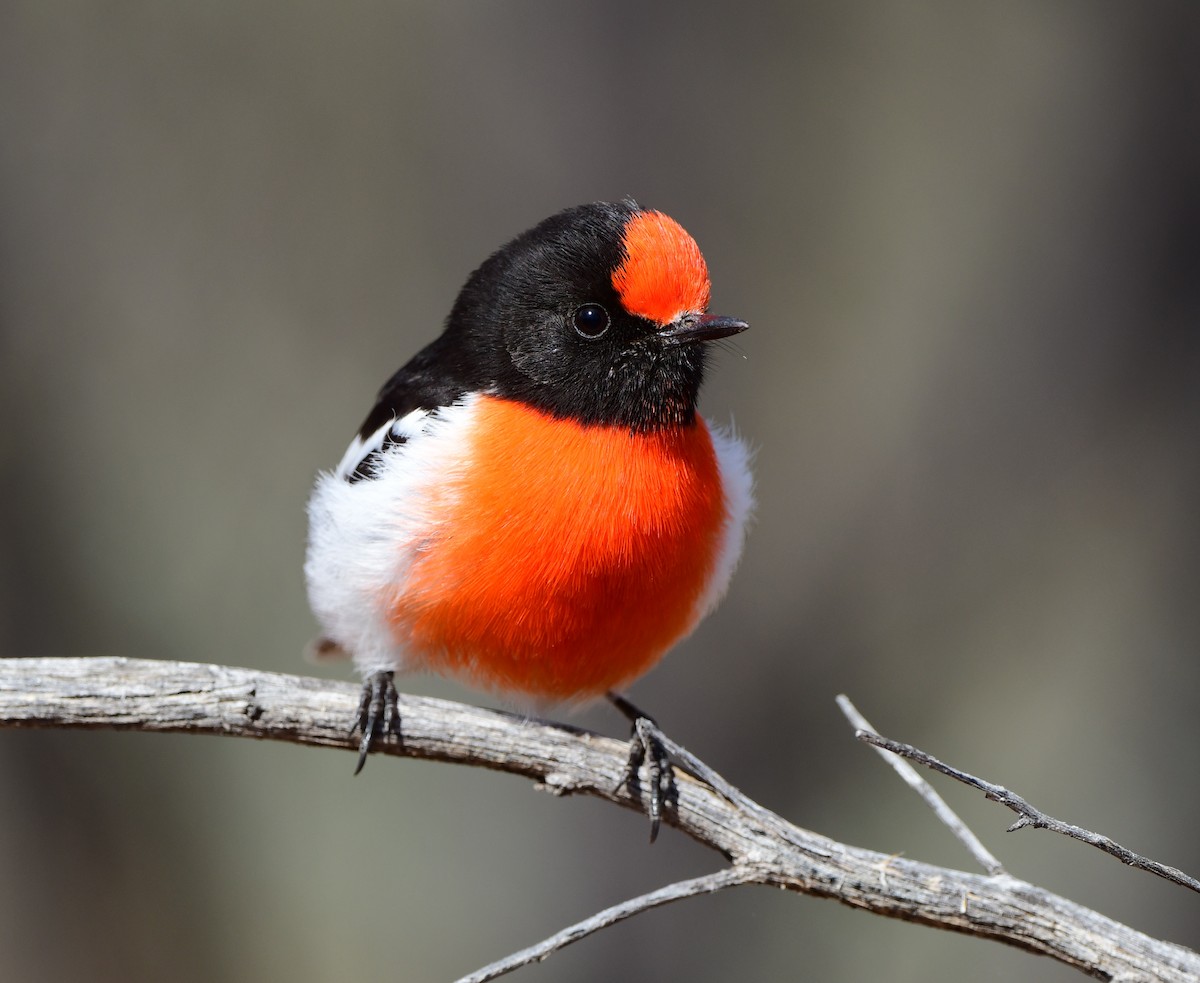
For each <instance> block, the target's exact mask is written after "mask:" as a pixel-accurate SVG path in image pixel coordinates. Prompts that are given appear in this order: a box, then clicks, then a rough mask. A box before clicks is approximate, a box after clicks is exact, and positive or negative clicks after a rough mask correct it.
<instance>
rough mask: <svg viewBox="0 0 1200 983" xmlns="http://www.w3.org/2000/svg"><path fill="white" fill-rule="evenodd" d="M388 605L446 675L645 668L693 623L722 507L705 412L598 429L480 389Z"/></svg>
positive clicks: (542, 686) (616, 672)
mask: <svg viewBox="0 0 1200 983" xmlns="http://www.w3.org/2000/svg"><path fill="white" fill-rule="evenodd" d="M471 426H472V432H471V434H470V436H469V437H468V440H467V443H468V449H469V450H468V460H467V461H466V462H465V463H464V467H463V468H462V470H461V472H460V473H458V474H456V475H454V476H452V477H451V478H450V480H448V481H447V482H445V483H444V485H443V486H442V487H441V488H440V489H439V490H438V494H439V497H440V499H441V501H440V503H439V510H438V511H439V514H440V515H444V516H445V520H444V522H442V523H440V524H439V526H438V527H436V528H435V529H433V530H431V531H430V535H429V537H428V539H427V541H426V542H423V543H422V545H421V551H420V553H419V555H418V557H417V559H416V560H415V562H414V563H413V565H412V567H411V569H410V573H409V578H408V580H407V581H406V584H405V587H404V590H403V592H402V594H401V596H400V597H399V598H398V599H397V600H396V602H395V603H394V605H393V607H392V611H391V622H392V625H393V628H394V630H395V632H396V634H397V638H398V641H400V643H401V644H402V645H404V647H405V648H406V649H407V650H408V652H409V653H410V654H411V655H412V656H413V657H414V658H415V659H417V660H420V661H422V662H423V663H424V664H425V665H426V666H428V668H430V669H432V670H433V671H435V672H441V673H450V674H455V675H461V676H464V677H466V678H467V679H468V680H469V681H472V682H474V683H475V684H477V685H480V686H483V687H485V688H488V689H494V690H499V691H512V692H519V693H524V694H530V695H533V696H537V697H546V698H551V699H573V698H580V697H587V696H594V695H599V694H601V693H603V692H604V691H605V690H607V689H610V688H613V687H616V686H620V685H622V684H624V683H626V682H629V681H630V680H632V679H634V678H635V677H637V676H639V675H640V674H641V673H643V672H645V671H646V670H647V669H649V668H650V666H651V665H653V664H654V662H656V661H657V660H658V658H659V657H660V656H661V655H662V654H663V653H664V652H665V651H666V650H667V648H669V647H670V646H671V645H672V644H673V643H674V642H675V641H677V640H678V639H679V638H680V637H681V636H682V635H684V634H686V633H687V632H688V631H690V630H691V629H692V627H693V626H694V624H695V621H696V618H697V617H698V614H699V612H698V611H697V602H698V600H699V598H700V596H701V594H702V593H703V591H704V588H705V586H706V584H707V582H708V580H709V577H710V576H711V575H712V572H713V569H714V566H715V562H716V558H717V552H718V548H719V545H720V541H721V533H722V529H723V526H724V523H725V518H726V507H725V502H724V496H723V493H722V487H721V477H720V472H719V470H718V465H717V459H716V456H715V454H714V452H713V446H712V440H711V438H710V437H709V433H708V429H707V427H706V426H705V425H704V422H703V420H700V419H699V418H697V420H696V423H695V425H694V426H691V427H686V428H680V429H677V430H675V431H673V432H669V433H663V434H650V435H639V434H631V433H630V432H629V431H628V430H627V429H623V428H611V427H595V426H592V427H587V426H581V425H579V424H576V423H572V422H569V421H566V420H559V419H554V418H551V417H549V416H546V415H544V414H542V413H539V412H537V411H535V410H531V409H528V408H525V407H522V406H521V405H519V404H517V403H513V402H508V401H504V400H500V399H495V398H488V397H485V398H483V399H481V401H480V403H479V406H478V412H477V413H476V415H475V416H474V418H473V422H472V424H471Z"/></svg>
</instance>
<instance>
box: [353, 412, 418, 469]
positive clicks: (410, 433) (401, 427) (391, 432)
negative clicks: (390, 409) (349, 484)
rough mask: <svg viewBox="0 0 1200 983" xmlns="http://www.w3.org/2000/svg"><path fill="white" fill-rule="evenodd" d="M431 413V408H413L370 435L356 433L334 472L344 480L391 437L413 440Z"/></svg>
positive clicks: (398, 439)
mask: <svg viewBox="0 0 1200 983" xmlns="http://www.w3.org/2000/svg"><path fill="white" fill-rule="evenodd" d="M429 413H430V411H429V410H413V411H412V412H411V413H408V414H406V415H405V416H402V417H400V418H399V419H393V420H390V421H388V422H387V423H385V424H384V425H383V426H382V427H380V428H379V429H378V430H376V431H375V432H374V433H373V434H371V435H370V436H369V437H364V436H362V435H361V434H357V435H355V437H354V439H353V440H352V441H351V442H350V446H349V447H347V448H346V453H345V454H343V455H342V460H341V461H340V462H339V463H338V466H337V467H336V468H335V469H334V472H333V473H334V474H335V475H337V476H338V477H339V478H341V479H343V480H346V479H348V478H349V477H350V475H352V474H353V473H354V471H355V469H356V468H357V467H358V466H359V465H360V464H362V462H363V461H365V460H366V459H367V458H368V457H370V456H371V455H372V454H377V453H378V452H379V451H381V450H383V445H384V444H385V443H386V442H387V440H388V438H389V437H391V438H393V440H394V441H399V442H402V443H403V442H405V441H409V440H412V439H413V438H414V437H416V436H417V435H418V434H419V433H421V432H422V430H424V427H423V426H422V425H423V424H424V422H425V420H426V419H427V418H428V417H429Z"/></svg>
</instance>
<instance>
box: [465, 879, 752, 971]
mask: <svg viewBox="0 0 1200 983" xmlns="http://www.w3.org/2000/svg"><path fill="white" fill-rule="evenodd" d="M761 879H762V873H761V872H760V871H754V870H750V869H748V868H744V867H726V868H725V869H724V870H718V871H715V872H713V873H711V874H705V875H704V876H703V877H693V878H692V879H691V880H688V881H680V882H679V883H678V884H670V885H668V886H667V887H660V888H659V889H658V890H657V891H651V892H650V893H649V894H643V895H641V896H640V897H637V898H630V899H629V900H628V901H622V902H621V903H620V904H615V905H613V906H612V907H611V908H605V909H604V910H603V911H598V912H596V914H594V915H592V916H591V917H590V918H585V919H584V920H583V921H581V922H576V923H575V924H574V925H571V926H569V927H568V928H564V929H563V930H562V931H561V932H556V933H555V934H554V935H551V936H550V937H549V938H548V939H544V940H543V941H541V942H539V943H538V944H537V945H531V946H530V947H529V948H528V949H522V950H521V951H520V952H514V953H513V954H512V955H511V956H505V957H504V958H503V959H498V960H496V962H494V963H491V964H489V965H487V966H484V967H483V968H482V969H479V970H476V971H475V972H474V973H471V974H470V975H468V976H464V977H462V979H460V980H458V981H457V983H488V981H489V980H494V979H496V978H497V977H500V976H503V975H504V974H505V973H511V972H512V971H513V970H514V969H520V968H521V967H522V966H528V965H529V964H530V963H535V962H541V961H542V960H543V959H545V958H546V957H547V956H549V955H550V954H551V953H553V952H557V951H558V950H559V949H562V948H564V947H566V946H569V945H570V944H571V943H572V942H578V941H579V940H580V939H583V938H587V936H589V935H592V934H593V933H595V932H599V931H600V929H602V928H607V927H608V926H609V925H615V924H616V923H617V922H620V921H624V920H625V919H626V918H631V917H632V916H634V915H637V914H641V912H643V911H649V910H650V909H651V908H657V907H659V906H660V905H665V904H670V903H671V902H672V901H680V900H682V899H683V898H693V897H695V896H696V895H697V894H715V893H716V892H717V891H722V890H724V889H725V888H727V887H736V886H737V885H739V884H752V883H755V882H756V881H760V880H761Z"/></svg>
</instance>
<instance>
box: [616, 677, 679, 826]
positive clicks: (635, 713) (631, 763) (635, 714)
mask: <svg viewBox="0 0 1200 983" xmlns="http://www.w3.org/2000/svg"><path fill="white" fill-rule="evenodd" d="M605 695H606V696H607V697H608V701H609V702H610V703H611V704H612V705H613V706H615V707H616V708H617V709H618V710H620V711H621V713H623V714H624V715H625V716H626V717H627V718H628V719H629V722H630V723H631V724H632V725H633V732H632V733H631V734H630V736H629V760H628V761H627V762H626V764H625V777H624V778H622V779H621V783H620V785H618V786H617V788H618V789H620V788H621V787H622V786H625V787H627V788H628V789H629V790H630V791H631V792H633V791H635V789H636V788H637V786H638V770H639V769H640V768H641V767H642V763H643V762H645V763H646V771H647V777H648V778H649V786H650V787H649V789H648V790H647V791H648V792H649V802H648V803H647V804H646V813H647V815H648V816H649V817H650V842H651V843H653V842H654V841H655V839H657V838H658V827H659V824H660V823H661V822H662V816H663V810H664V809H665V808H666V807H667V806H669V805H670V804H671V802H673V801H674V799H675V770H674V768H673V767H672V766H671V758H670V756H669V755H668V754H667V749H666V748H665V747H663V743H662V740H661V735H662V731H661V730H660V729H659V726H658V724H657V723H656V722H655V720H654V718H653V717H651V716H650V715H649V714H647V713H643V712H642V711H641V710H639V709H638V708H637V706H635V705H634V704H633V703H631V702H630V701H629V700H627V699H626V698H625V697H623V696H622V695H621V694H620V693H616V692H613V691H611V690H610V691H609V692H608V693H606V694H605Z"/></svg>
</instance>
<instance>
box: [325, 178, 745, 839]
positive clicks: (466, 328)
mask: <svg viewBox="0 0 1200 983" xmlns="http://www.w3.org/2000/svg"><path fill="white" fill-rule="evenodd" d="M708 304H709V278H708V270H707V267H706V265H705V262H704V258H703V256H702V255H701V253H700V249H699V247H697V245H696V243H695V241H694V240H693V239H692V237H691V236H689V235H688V233H687V232H685V231H684V230H683V228H682V227H681V226H680V225H679V224H678V223H677V222H675V221H674V220H673V219H671V218H669V217H668V216H666V215H664V214H663V213H661V212H658V211H654V210H651V209H646V208H643V207H641V206H640V205H638V204H637V203H636V202H634V201H631V200H625V201H621V202H616V203H606V202H597V203H594V204H590V205H581V206H579V207H576V208H569V209H567V210H566V211H563V212H560V213H558V214H557V215H554V216H552V217H550V218H548V219H546V220H545V221H543V222H542V223H540V224H539V225H537V226H535V227H534V228H533V229H531V230H529V231H528V232H525V233H524V234H522V235H520V236H518V237H517V238H515V239H513V240H512V241H511V242H509V243H508V244H507V245H505V246H504V247H502V248H501V249H500V250H499V251H498V252H496V253H495V254H494V255H492V256H491V257H490V258H489V259H488V260H487V261H486V262H484V264H483V265H482V266H480V267H479V269H477V270H476V271H475V272H474V273H473V274H471V276H470V278H469V279H468V280H467V283H466V286H464V287H463V289H462V292H461V293H460V294H459V296H458V300H457V301H456V302H455V304H454V307H453V309H452V310H451V312H450V316H449V318H448V319H447V322H446V327H445V330H444V331H443V333H442V334H441V336H440V337H438V338H437V339H436V340H435V341H433V342H432V343H430V344H429V345H428V346H426V347H425V348H424V349H423V350H421V351H420V352H418V353H417V355H415V356H414V357H413V358H412V360H411V361H409V362H408V364H406V365H405V366H404V367H403V368H401V369H400V370H399V371H398V372H397V373H396V374H395V375H394V376H392V378H391V379H390V380H389V381H388V382H387V384H386V385H385V386H384V387H383V389H382V390H381V391H380V393H379V396H378V399H377V400H376V403H375V406H374V408H373V409H372V410H371V412H370V413H369V414H368V416H367V418H366V421H365V422H364V423H363V425H362V427H361V428H360V429H359V431H358V435H357V436H356V437H355V438H354V440H353V441H352V443H351V444H350V447H349V449H348V450H347V451H346V453H345V455H344V456H343V458H342V460H341V463H340V464H338V466H337V468H336V469H334V470H333V471H331V472H328V473H324V474H322V475H320V477H319V478H318V479H317V483H316V488H315V490H314V491H313V494H312V498H311V500H310V502H309V508H308V511H309V524H310V528H309V545H308V557H307V562H306V564H305V574H306V578H307V581H308V594H309V599H310V602H311V604H312V608H313V611H314V612H315V614H316V616H317V618H318V620H319V621H320V623H321V627H322V629H323V631H324V637H323V638H322V639H321V640H320V641H319V642H318V643H317V645H318V650H320V651H324V652H326V653H348V654H349V655H351V656H352V657H353V659H354V662H355V664H356V665H357V667H358V668H359V670H360V671H361V672H362V673H363V675H364V678H365V682H364V689H363V699H362V702H361V705H360V708H359V712H358V715H357V717H356V719H355V721H354V729H356V730H357V729H361V731H362V740H361V745H360V754H359V761H358V768H359V769H361V768H362V765H363V761H364V760H365V757H366V754H367V753H368V751H369V750H370V747H371V743H372V741H373V740H374V739H375V737H376V736H380V735H382V736H384V737H386V736H388V735H390V734H391V733H393V732H395V733H399V730H400V720H399V715H398V713H397V709H396V707H397V698H396V691H395V685H394V682H393V673H394V672H395V671H397V670H401V671H404V670H429V671H432V672H436V673H440V674H443V675H448V676H454V677H457V678H459V679H461V680H463V681H465V682H467V683H468V684H470V685H472V686H475V687H478V688H481V689H484V690H489V691H493V692H496V693H499V694H502V695H504V696H506V697H509V698H515V699H516V700H518V701H524V702H527V703H529V702H532V703H533V704H534V705H543V706H544V705H548V704H550V705H552V704H557V703H578V702H582V701H586V700H588V699H591V698H594V697H600V696H606V695H607V696H609V698H610V699H612V700H613V702H614V703H616V705H617V706H618V707H620V708H621V709H622V710H624V712H626V713H627V715H629V716H630V717H631V718H637V717H638V716H640V711H637V710H636V708H634V707H633V706H632V704H629V703H628V702H627V701H625V700H624V699H623V698H621V697H620V696H619V695H618V694H617V692H616V691H617V690H618V689H620V688H622V687H624V686H627V685H628V684H629V683H631V682H632V681H633V680H635V679H637V678H638V677H639V676H641V675H642V674H643V673H645V672H646V671H647V670H648V669H650V668H651V667H652V666H653V665H654V664H655V663H656V662H658V660H659V659H660V658H661V657H662V656H663V654H664V653H665V652H666V651H667V650H668V649H669V648H670V647H671V646H672V645H674V644H675V643H676V642H677V641H679V640H680V639H681V638H683V637H684V636H686V635H687V634H688V633H689V632H691V630H692V629H693V628H695V626H696V625H697V623H698V622H699V621H700V620H701V619H702V618H703V617H704V616H705V614H707V613H708V612H709V611H710V610H711V609H712V608H713V606H714V605H715V604H716V603H717V601H718V600H720V598H721V596H722V594H723V593H724V591H725V588H726V586H727V585H728V583H729V578H730V576H731V574H732V573H733V569H734V566H735V565H736V563H737V561H738V557H739V555H740V553H741V550H742V542H743V538H744V532H745V526H746V521H747V518H748V515H749V512H750V509H751V506H752V492H751V476H750V468H749V454H748V451H747V448H746V446H745V444H743V443H742V441H741V440H739V439H738V438H737V437H736V436H734V435H733V434H731V433H727V432H724V431H722V430H720V429H717V428H715V427H710V426H709V425H708V424H707V423H706V422H705V421H704V419H703V418H702V417H701V416H700V415H699V414H698V413H697V412H696V399H697V395H698V393H699V389H700V383H701V380H702V378H703V375H704V365H705V353H706V348H707V346H708V345H709V343H711V342H713V341H716V340H718V339H721V338H726V337H728V336H730V335H733V334H736V333H738V332H740V331H744V330H745V329H746V327H747V325H746V323H745V322H743V321H740V320H737V319H736V318H731V317H722V316H717V315H713V314H709V313H707V311H708ZM635 723H636V720H635ZM642 732H643V728H639V727H636V726H635V740H636V739H637V737H636V735H637V734H639V733H642ZM646 753H649V754H650V755H651V759H652V761H651V763H652V764H656V762H655V760H654V759H655V756H656V752H655V749H653V748H645V747H638V748H635V753H634V755H633V761H634V767H635V768H636V763H637V762H640V760H641V758H642V757H643V756H644V755H645V754H646ZM666 767H667V773H668V774H669V770H670V769H669V765H668V766H666ZM658 784H659V783H658V782H655V781H652V782H651V785H652V786H654V787H652V789H651V794H650V805H649V811H650V815H651V820H652V835H653V831H655V830H657V826H658V817H659V815H660V813H661V808H662V802H661V790H660V788H659V787H658Z"/></svg>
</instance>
